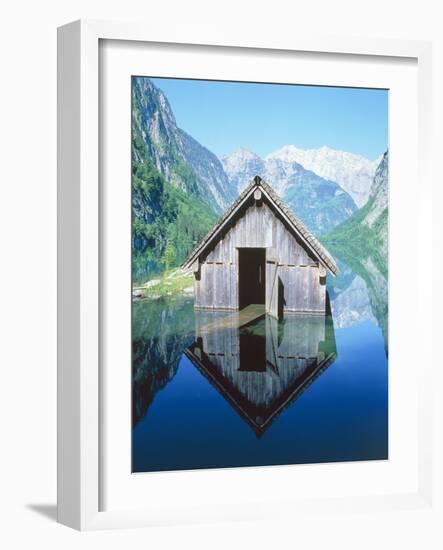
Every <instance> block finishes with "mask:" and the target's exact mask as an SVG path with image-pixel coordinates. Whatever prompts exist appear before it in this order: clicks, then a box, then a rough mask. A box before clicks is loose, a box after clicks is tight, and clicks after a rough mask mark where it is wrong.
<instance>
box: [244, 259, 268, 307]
mask: <svg viewBox="0 0 443 550" xmlns="http://www.w3.org/2000/svg"><path fill="white" fill-rule="evenodd" d="M238 263H239V306H240V309H243V308H244V307H246V306H248V305H249V304H264V303H265V289H266V281H265V277H266V270H265V266H266V249H265V248H239V249H238Z"/></svg>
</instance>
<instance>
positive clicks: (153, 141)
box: [132, 77, 236, 213]
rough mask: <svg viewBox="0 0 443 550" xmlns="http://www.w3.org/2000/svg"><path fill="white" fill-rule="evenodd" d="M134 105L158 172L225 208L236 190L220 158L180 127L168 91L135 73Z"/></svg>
mask: <svg viewBox="0 0 443 550" xmlns="http://www.w3.org/2000/svg"><path fill="white" fill-rule="evenodd" d="M132 105H133V116H132V124H133V131H135V132H136V133H138V134H139V135H140V137H141V139H142V140H143V142H144V144H145V146H146V149H147V152H148V155H149V157H150V158H151V159H152V161H153V163H154V165H155V167H156V168H157V170H158V172H160V174H162V175H163V176H164V178H165V179H166V180H167V181H168V182H169V183H170V184H172V185H173V186H174V187H177V188H179V189H181V190H182V191H184V192H185V193H188V194H191V195H194V196H195V197H197V198H201V199H203V200H204V201H206V202H208V204H209V205H210V206H211V207H212V209H213V210H214V211H216V212H217V213H221V212H223V211H224V210H225V209H226V208H227V207H228V206H229V205H230V204H231V202H232V201H233V200H234V199H235V197H236V192H235V190H234V189H233V188H232V186H231V184H230V182H229V180H228V178H227V176H226V174H225V172H224V170H223V166H222V164H221V162H220V161H219V159H218V158H217V157H216V156H215V155H214V154H213V153H211V152H210V151H209V150H208V149H206V148H205V147H203V146H202V145H200V143H198V142H197V141H196V140H195V139H194V138H192V137H191V136H190V135H188V134H187V133H186V132H184V131H183V130H182V129H180V128H178V126H177V123H176V120H175V117H174V114H173V112H172V109H171V106H170V104H169V102H168V100H167V98H166V96H165V95H164V93H163V92H162V91H161V90H160V89H159V88H157V87H156V86H155V85H154V84H153V83H152V81H151V80H150V79H149V78H145V77H134V78H133V80H132ZM134 129H135V130H134ZM137 160H139V161H143V160H144V159H143V158H138V159H137Z"/></svg>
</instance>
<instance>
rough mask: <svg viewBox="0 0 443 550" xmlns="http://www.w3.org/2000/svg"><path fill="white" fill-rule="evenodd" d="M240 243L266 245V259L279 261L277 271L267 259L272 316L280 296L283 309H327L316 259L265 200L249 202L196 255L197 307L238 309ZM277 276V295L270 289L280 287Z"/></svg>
mask: <svg viewBox="0 0 443 550" xmlns="http://www.w3.org/2000/svg"><path fill="white" fill-rule="evenodd" d="M241 247H245V248H256V247H257V248H266V257H267V259H269V260H275V261H276V262H278V268H277V273H276V272H275V267H276V265H277V264H276V265H274V266H272V264H271V263H270V262H267V266H266V289H267V290H266V296H267V303H266V305H267V310H268V311H269V312H271V314H272V315H277V311H278V300H279V299H283V300H284V310H285V311H293V312H312V313H316V312H318V313H323V312H324V311H325V303H326V302H325V300H326V287H325V285H324V284H320V271H319V265H318V262H317V261H316V260H315V259H314V258H313V257H312V256H311V255H310V254H309V252H308V251H307V250H306V249H305V248H304V247H303V245H302V244H301V243H300V242H298V241H297V240H296V238H295V237H294V236H293V235H292V233H290V232H289V231H288V229H287V228H286V226H285V225H284V223H283V222H282V221H280V219H278V218H277V217H276V216H275V214H274V213H273V212H272V210H271V209H270V208H269V207H268V206H267V204H266V203H262V204H261V205H257V204H254V205H252V206H250V207H249V208H248V209H247V210H246V211H245V212H244V214H243V216H241V217H240V218H239V219H237V220H236V222H234V224H233V225H232V226H231V227H230V229H229V230H228V231H227V233H226V234H225V235H224V236H223V238H222V239H220V240H219V241H218V242H217V244H216V245H215V247H214V248H213V249H212V250H211V251H210V252H209V254H208V255H207V256H206V257H205V258H203V259H200V272H199V274H198V275H197V278H196V280H195V306H196V307H197V308H227V309H237V308H238V304H239V296H238V280H239V266H238V250H237V249H238V248H241ZM275 277H277V279H276V278H275ZM278 279H280V288H281V289H282V291H283V292H282V296H280V297H279V296H278V295H277V293H276V294H275V296H273V292H272V291H273V289H274V291H276V290H277V289H278V285H277V283H278ZM268 293H271V294H268Z"/></svg>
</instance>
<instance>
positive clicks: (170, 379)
mask: <svg viewBox="0 0 443 550" xmlns="http://www.w3.org/2000/svg"><path fill="white" fill-rule="evenodd" d="M347 275H348V279H349V272H348V273H347ZM370 275H371V274H369V276H367V277H364V278H362V277H360V276H358V275H356V274H353V273H352V277H350V280H351V283H350V284H348V282H347V283H346V284H348V286H347V287H345V288H337V287H334V288H333V287H332V286H331V288H330V295H331V296H333V297H334V300H333V301H332V310H333V313H332V321H331V323H330V326H331V327H332V328H331V330H330V331H329V333H328V334H327V336H326V337H325V340H326V341H327V342H326V344H327V346H326V347H328V346H329V347H328V350H329V351H331V357H332V359H331V360H330V363H329V364H328V365H327V366H326V367H325V369H324V370H323V371H322V370H321V369H320V372H319V373H316V376H315V379H314V380H313V382H312V383H311V384H310V385H308V386H307V387H306V388H304V391H303V392H301V393H300V394H299V395H298V394H297V392H296V393H295V394H294V396H293V397H292V398H291V399H289V403H288V404H287V405H286V406H285V407H284V408H283V409H282V410H281V411H279V413H278V414H277V415H276V416H275V417H273V418H272V420H271V421H270V422H269V424H266V425H265V426H258V427H257V426H255V427H254V421H253V422H252V423H251V422H248V421H247V419H245V416H244V415H242V413H241V412H239V408H238V407H237V406H236V405H235V403H234V404H233V402H232V399H229V398H227V396H226V394H225V393H226V392H225V391H224V390H223V389H220V387H218V386H217V385H216V384H214V383H212V382H210V380H209V379H208V377H207V376H206V375H204V372H205V369H204V368H203V369H201V368H198V365H196V364H195V362H194V359H193V355H192V354H191V358H189V353H188V355H186V354H185V353H184V351H185V350H186V349H187V350H189V349H191V350H192V349H193V347H192V346H193V345H195V342H194V340H195V338H196V335H195V330H194V323H195V320H194V315H195V314H194V310H193V307H192V300H190V299H189V298H187V299H185V298H176V299H174V300H171V301H161V300H157V301H156V302H149V301H146V302H140V303H137V304H134V366H133V377H134V397H133V401H134V403H133V404H134V415H133V416H134V427H133V471H134V472H148V471H160V470H180V469H196V468H223V467H235V466H263V465H275V464H300V463H313V462H316V463H319V462H335V461H355V460H380V459H386V458H388V363H387V352H386V345H385V334H384V332H385V331H386V327H385V325H386V319H385V317H384V316H380V311H383V312H385V311H386V307H385V306H386V304H385V296H384V295H383V293H382V292H381V293H380V292H379V293H378V294H377V289H375V290H374V288H373V287H371V277H370ZM374 278H375V277H374ZM344 292H348V294H349V296H348V295H344V294H343V293H344ZM340 294H342V296H343V297H344V298H346V299H343V300H341V301H340V299H339V297H340ZM341 302H343V304H345V305H343V304H342V303H341ZM334 304H335V307H334ZM349 311H352V312H353V315H352V319H351V321H349V320H346V319H347V317H349ZM376 314H377V315H378V317H376ZM290 322H292V321H289V323H290ZM294 322H295V321H294ZM297 322H299V321H297ZM299 323H300V322H299ZM306 326H307V325H306V324H304V325H294V326H292V329H291V325H290V324H288V323H287V324H286V327H284V326H281V327H280V326H279V327H277V328H278V330H280V329H281V331H286V333H284V332H282V333H281V334H280V333H279V334H280V336H279V337H278V344H277V345H281V346H282V347H281V348H279V350H280V351H279V353H280V354H281V353H283V355H284V354H285V353H286V355H288V352H287V349H288V348H287V345H286V344H284V342H285V340H284V339H285V337H286V338H287V337H288V335H289V336H291V335H292V334H295V333H297V334H303V335H306V334H308V337H309V334H310V335H311V336H312V334H313V332H312V331H317V332H318V328H319V327H318V325H313V326H311V325H309V326H308V327H307V328H306ZM263 327H265V322H264V320H263V319H261V320H259V321H257V322H256V323H252V325H251V326H250V327H249V328H248V329H247V331H246V333H245V334H244V335H243V336H241V337H242V338H243V340H241V341H242V342H247V341H248V340H247V339H248V338H250V337H251V334H256V333H260V334H263V330H265V329H264V328H263ZM321 328H322V327H320V329H321ZM294 330H295V331H296V332H294ZM306 330H308V331H311V332H310V333H309V332H306ZM159 331H160V332H161V336H160V337H159V336H158V334H157V333H158V332H159ZM254 331H255V332H254ZM260 331H261V332H260ZM266 331H267V332H266V338H269V327H268V328H266ZM297 331H298V332H297ZM240 332H242V331H241V330H240ZM285 334H286V336H285ZM319 334H323V333H322V332H321V331H320V332H319ZM282 335H283V336H282ZM255 338H256V336H255ZM291 338H292V336H291ZM315 338H316V336H315V335H314V338H313V340H314V347H315ZM282 339H283V343H282V342H281V340H282ZM239 341H240V340H239ZM275 341H276V342H277V339H276V340H275ZM288 341H289V346H291V345H292V344H291V341H292V340H286V342H288ZM268 344H269V341H268V340H267V341H266V345H267V346H268ZM205 345H206V344H205ZM242 345H243V344H242ZM269 345H270V344H269ZM324 345H325V343H324V342H323V343H321V344H320V347H322V349H323V347H324ZM285 346H286V348H285V349H286V351H281V350H282V349H283V348H284V347H285ZM302 347H303V343H300V342H298V343H294V352H292V351H291V350H289V355H291V354H292V355H297V354H298V355H300V354H302V355H303V353H302V351H301V348H302ZM263 349H264V348H263ZM266 349H270V348H268V347H267V348H266ZM329 351H328V352H327V353H329ZM305 355H306V354H305ZM308 355H309V354H308ZM311 355H312V354H311ZM208 357H209V359H208V361H209V362H210V361H212V359H211V357H212V356H208ZM214 357H215V356H214ZM319 357H322V356H319ZM213 360H214V361H216V359H213ZM242 361H243V362H244V359H243V360H242ZM276 362H279V365H280V369H281V365H282V359H278V360H276ZM271 367H272V365H270V366H268V367H267V368H268V369H269V368H271ZM250 368H252V370H254V365H252V367H251V365H249V366H248V370H250ZM272 368H274V367H272ZM313 368H314V367H313ZM236 369H237V367H235V368H234V370H236ZM241 370H244V365H243V364H242V365H241ZM258 370H260V369H258ZM281 372H282V371H280V374H278V376H280V375H281ZM254 376H258V377H260V376H261V374H257V375H254ZM258 379H260V378H258ZM300 379H301V378H300ZM294 380H295V386H297V384H298V382H297V381H298V380H299V379H298V378H297V377H295V378H294ZM222 386H223V382H222ZM276 397H278V392H277V393H276ZM234 401H235V400H234ZM254 410H255V409H254ZM263 411H264V412H263ZM254 414H258V413H254ZM264 414H266V407H265V408H264V409H262V412H260V415H259V416H257V418H258V422H259V424H260V423H263V422H264V419H263V418H264V417H263V415H264ZM253 416H254V415H253ZM262 417H263V418H262Z"/></svg>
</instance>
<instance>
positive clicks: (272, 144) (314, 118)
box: [152, 78, 388, 160]
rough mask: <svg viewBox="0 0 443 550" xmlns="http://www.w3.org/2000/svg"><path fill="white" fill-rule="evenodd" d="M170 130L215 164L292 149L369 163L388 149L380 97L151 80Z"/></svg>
mask: <svg viewBox="0 0 443 550" xmlns="http://www.w3.org/2000/svg"><path fill="white" fill-rule="evenodd" d="M152 81H153V82H154V83H155V85H156V86H157V87H158V88H160V89H161V90H162V91H163V92H164V93H165V95H166V97H167V98H168V100H169V102H170V104H171V107H172V110H173V112H174V114H175V117H176V120H177V124H178V126H179V127H180V128H182V129H183V130H185V131H186V132H187V133H188V134H190V135H191V136H192V137H194V138H195V139H196V140H197V141H199V142H200V143H201V144H202V145H204V146H205V147H207V148H208V149H209V150H210V151H212V152H213V153H215V154H216V155H218V156H222V155H225V154H229V153H232V152H233V151H234V150H235V149H237V148H238V147H246V148H247V149H250V150H251V151H254V152H255V153H257V154H258V155H260V156H266V155H267V154H269V153H271V152H272V151H275V150H276V149H279V148H280V147H282V146H283V145H288V144H294V145H296V146H297V147H301V148H304V149H310V148H318V147H321V146H322V145H327V146H329V147H331V148H333V149H340V150H343V151H349V152H351V153H357V154H360V155H363V156H365V157H367V158H369V159H371V160H372V159H375V158H376V157H378V156H380V155H381V154H382V153H384V152H385V150H386V149H387V144H388V91H387V90H371V89H354V88H333V87H321V86H294V85H286V84H285V85H281V84H253V83H240V82H217V81H205V80H179V79H166V78H153V79H152Z"/></svg>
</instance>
